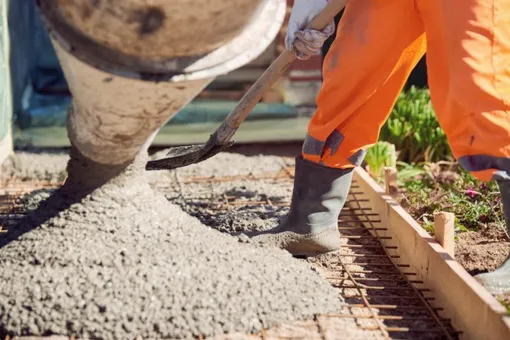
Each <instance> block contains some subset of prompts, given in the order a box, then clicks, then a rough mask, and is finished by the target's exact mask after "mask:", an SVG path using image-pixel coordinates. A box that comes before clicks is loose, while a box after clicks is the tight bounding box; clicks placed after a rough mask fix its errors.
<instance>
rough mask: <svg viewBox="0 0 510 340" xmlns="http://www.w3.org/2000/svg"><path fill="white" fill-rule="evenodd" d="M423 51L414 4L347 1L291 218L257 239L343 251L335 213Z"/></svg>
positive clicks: (303, 251)
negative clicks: (356, 169) (354, 170)
mask: <svg viewBox="0 0 510 340" xmlns="http://www.w3.org/2000/svg"><path fill="white" fill-rule="evenodd" d="M424 53H425V37H424V34H423V27H422V22H421V19H420V17H419V15H418V13H417V11H416V8H415V5H414V0H385V1H378V0H355V1H352V2H351V3H349V5H348V6H347V8H346V10H345V13H344V16H343V18H342V20H341V22H340V25H339V27H338V32H337V37H336V39H335V42H334V43H333V45H332V47H331V49H330V51H329V53H328V55H327V57H326V60H325V62H324V67H323V74H324V80H323V86H322V88H321V91H320V93H319V95H318V98H317V106H318V109H317V111H316V113H315V115H314V116H313V118H312V120H311V122H310V125H309V129H308V135H307V137H306V140H305V142H304V144H303V153H302V155H301V156H299V157H297V158H296V173H295V179H294V191H293V195H292V202H291V207H290V211H289V213H288V215H287V216H286V217H285V218H284V220H283V221H282V222H281V223H280V225H279V226H278V227H276V228H275V229H272V230H269V231H268V232H264V233H258V234H251V235H249V236H252V237H254V239H255V240H259V241H262V242H264V243H269V244H271V245H274V246H276V247H280V248H284V249H286V250H288V251H289V252H290V253H292V254H294V255H296V256H311V255H316V254H320V253H327V252H331V251H336V250H338V249H339V248H340V235H339V232H338V228H337V227H338V216H339V214H340V211H341V209H342V208H343V206H344V204H345V201H346V199H347V195H348V192H349V187H350V185H351V178H352V171H353V168H354V167H355V166H356V165H359V164H360V162H361V161H362V160H363V157H364V152H365V150H366V149H367V148H368V147H370V146H371V145H373V144H374V143H376V141H377V138H378V135H379V130H380V128H381V126H382V125H383V124H384V122H385V120H386V118H387V117H388V115H389V113H390V112H391V109H392V107H393V105H394V103H395V101H396V98H397V97H398V94H399V93H400V91H401V89H402V87H403V85H404V83H405V81H406V79H407V77H408V75H409V73H410V72H411V70H412V69H413V67H414V66H415V65H416V63H417V62H418V61H419V60H420V58H421V57H422V56H423V54H424Z"/></svg>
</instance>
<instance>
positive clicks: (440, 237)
mask: <svg viewBox="0 0 510 340" xmlns="http://www.w3.org/2000/svg"><path fill="white" fill-rule="evenodd" d="M434 230H435V239H436V241H437V242H439V244H440V245H441V246H442V247H443V248H444V250H446V252H447V253H448V254H450V256H451V257H452V258H454V256H455V215H454V214H452V213H447V212H438V213H435V214H434Z"/></svg>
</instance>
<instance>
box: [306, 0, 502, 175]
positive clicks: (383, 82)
mask: <svg viewBox="0 0 510 340" xmlns="http://www.w3.org/2000/svg"><path fill="white" fill-rule="evenodd" d="M425 52H427V68H428V80H429V88H430V93H431V100H432V104H433V106H434V109H435V112H436V115H437V118H438V120H439V123H440V125H441V127H442V128H443V130H444V131H445V133H446V135H447V138H448V142H449V144H450V147H451V148H452V151H453V154H454V156H455V157H456V158H457V159H458V161H459V163H460V164H461V165H462V166H463V167H464V168H465V169H466V170H468V171H470V172H471V174H473V175H474V176H475V177H477V178H479V179H481V180H484V181H489V180H491V179H510V158H509V156H510V109H509V108H510V106H509V103H510V0H351V2H350V3H349V4H348V5H347V7H346V9H345V13H344V15H343V17H342V20H341V21H340V24H339V27H338V33H337V37H336V39H335V41H334V43H333V45H332V46H331V49H330V50H329V52H328V55H327V56H326V59H325V61H324V66H323V85H322V88H321V91H320V93H319V95H318V97H317V107H318V108H317V111H316V112H315V114H314V116H313V117H312V120H311V121H310V124H309V127H308V135H307V137H306V139H305V142H304V144H303V157H304V158H305V159H308V160H310V161H313V162H316V163H319V164H323V165H325V166H329V167H335V168H349V167H354V166H357V165H360V164H361V162H362V160H363V158H364V156H365V152H366V151H365V150H367V148H369V147H371V146H373V145H374V144H375V143H376V142H377V140H378V137H379V131H380V129H381V127H382V126H383V124H384V122H385V121H386V119H387V118H388V116H389V114H390V112H391V110H392V108H393V105H394V104H395V102H396V99H397V97H398V94H399V93H400V91H401V90H402V88H403V86H404V84H405V82H406V80H407V78H408V76H409V74H410V72H411V71H412V69H413V68H414V67H415V66H416V64H417V62H418V61H419V60H420V59H421V58H422V56H423V55H424V53H425Z"/></svg>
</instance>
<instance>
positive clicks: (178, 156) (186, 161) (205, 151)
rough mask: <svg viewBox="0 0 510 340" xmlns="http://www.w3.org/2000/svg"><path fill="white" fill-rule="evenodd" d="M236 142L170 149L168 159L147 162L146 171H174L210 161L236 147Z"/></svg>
mask: <svg viewBox="0 0 510 340" xmlns="http://www.w3.org/2000/svg"><path fill="white" fill-rule="evenodd" d="M234 143H235V142H234V141H231V142H228V143H226V144H221V145H212V146H210V145H208V144H196V145H186V146H177V147H173V148H170V149H169V150H168V153H167V157H164V158H161V159H155V160H152V161H149V162H147V165H146V166H145V169H146V170H149V171H150V170H172V169H177V168H182V167H185V166H188V165H191V164H196V163H200V162H203V161H205V160H206V159H209V158H211V157H213V156H215V155H216V154H218V153H220V152H222V151H223V150H225V149H228V148H229V147H231V146H232V145H234Z"/></svg>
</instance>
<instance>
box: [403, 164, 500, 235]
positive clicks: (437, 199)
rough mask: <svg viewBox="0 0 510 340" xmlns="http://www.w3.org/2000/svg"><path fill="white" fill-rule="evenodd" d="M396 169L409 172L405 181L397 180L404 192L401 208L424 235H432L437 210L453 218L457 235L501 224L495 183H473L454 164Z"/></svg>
mask: <svg viewBox="0 0 510 340" xmlns="http://www.w3.org/2000/svg"><path fill="white" fill-rule="evenodd" d="M399 166H400V167H401V168H403V170H401V171H408V172H409V175H408V176H407V177H406V176H403V177H401V178H399V181H400V185H401V186H402V187H403V189H404V191H405V195H404V196H405V201H403V204H405V205H406V207H407V209H408V211H409V212H410V213H411V214H412V215H413V217H414V218H415V219H416V220H417V221H418V222H420V223H421V224H422V225H423V226H424V227H426V229H427V231H429V232H431V231H433V226H432V223H431V221H432V220H433V214H434V212H436V211H440V210H442V211H448V212H452V213H454V214H455V216H456V223H455V224H456V231H457V232H462V231H466V230H469V229H471V230H474V229H477V228H478V227H479V226H480V225H487V224H490V223H497V224H500V225H502V224H503V221H501V216H503V213H502V207H501V202H500V193H499V190H498V187H497V184H496V183H494V182H489V183H483V182H481V181H478V180H476V179H475V178H474V177H473V176H471V175H470V174H469V173H468V172H466V171H465V170H464V169H463V168H462V167H460V166H459V165H458V164H457V163H451V162H440V163H425V164H420V165H409V164H405V163H399ZM401 171H399V172H401Z"/></svg>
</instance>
